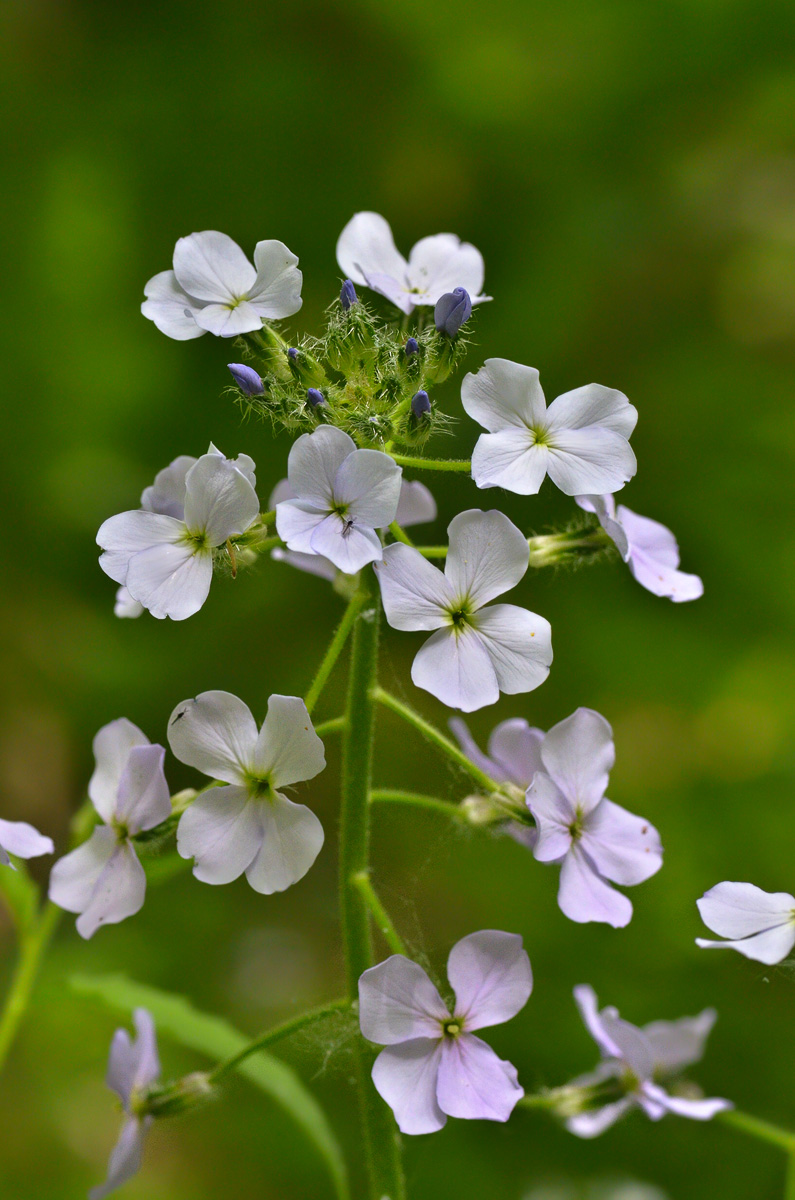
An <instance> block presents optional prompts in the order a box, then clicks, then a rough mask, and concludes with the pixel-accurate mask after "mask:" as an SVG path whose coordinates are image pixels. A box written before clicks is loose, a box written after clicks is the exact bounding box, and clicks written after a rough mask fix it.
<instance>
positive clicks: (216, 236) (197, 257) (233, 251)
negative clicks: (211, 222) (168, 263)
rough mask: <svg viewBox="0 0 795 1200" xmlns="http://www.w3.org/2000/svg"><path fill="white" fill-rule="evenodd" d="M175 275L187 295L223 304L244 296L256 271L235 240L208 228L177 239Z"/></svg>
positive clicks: (251, 283)
mask: <svg viewBox="0 0 795 1200" xmlns="http://www.w3.org/2000/svg"><path fill="white" fill-rule="evenodd" d="M174 274H175V275H176V277H177V282H178V283H179V285H180V287H182V288H184V290H185V291H186V292H187V293H188V295H189V296H194V297H195V298H196V299H197V300H204V301H205V302H209V303H212V302H220V303H222V304H224V303H227V302H228V301H230V300H232V301H237V300H239V299H240V298H241V297H242V296H245V295H246V293H247V292H248V290H249V288H250V287H251V286H252V285H253V283H254V280H255V278H256V274H257V273H256V271H255V270H254V268H253V267H252V265H251V263H250V262H249V261H248V259H247V258H246V256H245V254H244V253H243V251H242V250H241V249H240V247H239V246H238V244H237V242H233V241H232V239H231V238H230V237H228V236H227V235H226V234H225V233H218V232H217V231H216V230H214V229H207V230H204V231H203V232H202V233H192V234H190V235H189V236H188V237H183V238H180V239H179V241H178V242H177V244H176V246H175V248H174Z"/></svg>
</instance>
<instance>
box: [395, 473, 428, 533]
mask: <svg viewBox="0 0 795 1200" xmlns="http://www.w3.org/2000/svg"><path fill="white" fill-rule="evenodd" d="M436 516H437V512H436V501H435V500H434V498H433V495H432V494H431V492H430V491H429V489H428V488H427V487H426V486H425V484H424V483H420V481H419V479H411V480H409V479H404V480H403V481H402V483H401V485H400V499H399V500H398V508H397V513H396V514H395V520H396V521H397V523H398V525H402V526H403V527H404V528H409V527H410V526H412V525H424V524H425V523H426V522H428V521H435V520H436Z"/></svg>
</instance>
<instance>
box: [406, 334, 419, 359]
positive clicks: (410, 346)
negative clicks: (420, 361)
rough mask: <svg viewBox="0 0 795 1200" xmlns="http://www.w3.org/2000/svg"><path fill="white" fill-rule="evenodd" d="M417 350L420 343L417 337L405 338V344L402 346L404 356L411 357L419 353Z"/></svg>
mask: <svg viewBox="0 0 795 1200" xmlns="http://www.w3.org/2000/svg"><path fill="white" fill-rule="evenodd" d="M419 352H420V344H419V342H418V341H417V339H416V338H414V337H410V338H407V339H406V344H405V346H404V347H403V353H404V354H405V356H406V358H411V357H412V355H414V354H419Z"/></svg>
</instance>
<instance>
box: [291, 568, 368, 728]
mask: <svg viewBox="0 0 795 1200" xmlns="http://www.w3.org/2000/svg"><path fill="white" fill-rule="evenodd" d="M366 599H367V596H366V594H365V593H363V592H362V591H357V592H356V593H355V594H354V595H353V596H351V598H350V600H349V601H348V607H347V608H346V609H345V612H344V613H343V617H342V620H341V621H340V623H339V625H338V626H337V628H336V631H335V633H334V637H333V638H332V639H331V644H330V645H329V648H328V650H327V651H326V653H325V654H324V656H323V661H322V662H321V664H320V666H319V667H318V669H317V673H316V674H315V678H314V679H313V680H312V686H311V687H310V689H309V691H308V692H307V693H306V699H305V701H304V703H305V704H306V710H307V712H310V713H311V711H312V709H313V708H314V707H315V705H316V704H317V702H318V700H319V699H320V693H321V692H322V691H323V688H324V687H325V686H326V683H327V681H328V677H329V675H330V674H331V672H332V671H333V670H334V665H335V663H336V661H337V659H338V658H339V656H340V654H341V653H342V650H343V648H344V646H345V643H346V642H347V640H348V636H349V634H350V632H351V630H352V629H353V626H354V622H355V621H356V617H357V614H358V612H359V609H360V608H361V607H362V605H363V604H364V603H365V601H366Z"/></svg>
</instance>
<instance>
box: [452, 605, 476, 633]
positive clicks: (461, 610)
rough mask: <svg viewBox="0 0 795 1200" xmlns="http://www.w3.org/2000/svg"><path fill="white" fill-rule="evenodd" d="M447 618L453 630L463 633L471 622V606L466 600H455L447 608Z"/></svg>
mask: <svg viewBox="0 0 795 1200" xmlns="http://www.w3.org/2000/svg"><path fill="white" fill-rule="evenodd" d="M447 618H448V620H449V622H450V624H451V625H452V627H453V632H454V633H456V634H458V633H463V632H464V630H465V629H466V627H467V626H468V625H470V624H471V623H472V607H471V605H470V603H469V601H468V600H457V601H456V602H455V604H453V605H451V607H450V608H448V610H447Z"/></svg>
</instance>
